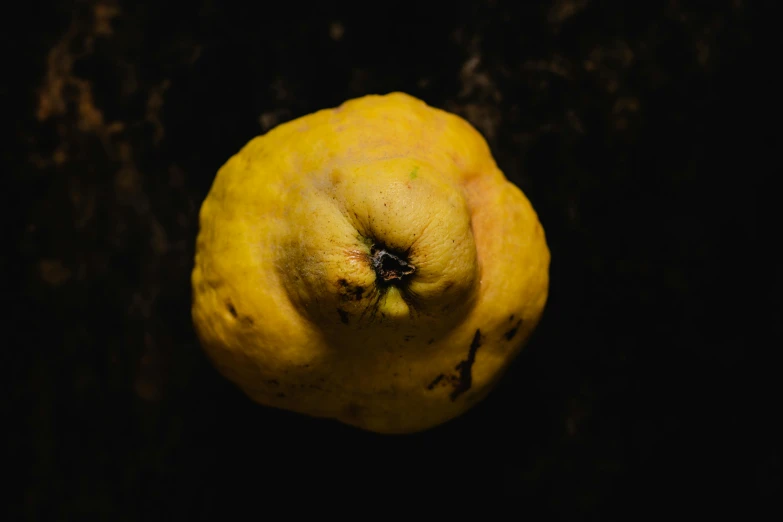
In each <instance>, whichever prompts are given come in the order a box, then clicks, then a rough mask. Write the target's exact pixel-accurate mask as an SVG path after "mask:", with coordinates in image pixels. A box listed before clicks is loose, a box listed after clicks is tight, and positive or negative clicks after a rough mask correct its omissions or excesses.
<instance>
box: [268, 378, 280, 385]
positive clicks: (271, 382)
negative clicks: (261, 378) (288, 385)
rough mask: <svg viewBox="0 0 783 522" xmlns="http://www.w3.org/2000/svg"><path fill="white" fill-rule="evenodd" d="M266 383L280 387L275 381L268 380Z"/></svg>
mask: <svg viewBox="0 0 783 522" xmlns="http://www.w3.org/2000/svg"><path fill="white" fill-rule="evenodd" d="M266 382H267V384H271V385H273V386H280V383H279V382H277V379H270V380H268V381H266Z"/></svg>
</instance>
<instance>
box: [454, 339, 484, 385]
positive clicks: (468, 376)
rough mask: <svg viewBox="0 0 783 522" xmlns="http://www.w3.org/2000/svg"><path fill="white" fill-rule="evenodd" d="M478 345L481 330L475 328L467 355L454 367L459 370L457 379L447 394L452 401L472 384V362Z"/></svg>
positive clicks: (479, 344) (474, 360) (479, 345)
mask: <svg viewBox="0 0 783 522" xmlns="http://www.w3.org/2000/svg"><path fill="white" fill-rule="evenodd" d="M480 347H481V330H476V335H474V336H473V341H472V342H471V343H470V348H469V349H468V357H467V358H466V359H465V360H464V361H462V362H460V363H459V364H458V365H457V366H456V367H455V368H454V369H455V370H457V371H458V372H459V381H458V382H457V385H456V386H455V387H454V391H452V392H451V395H450V396H449V397H450V398H451V400H452V401H455V400H457V397H459V396H460V395H462V394H463V393H465V392H466V391H468V390H469V389H470V387H471V386H472V385H473V373H472V370H473V363H474V362H476V352H477V351H478V349H479V348H480Z"/></svg>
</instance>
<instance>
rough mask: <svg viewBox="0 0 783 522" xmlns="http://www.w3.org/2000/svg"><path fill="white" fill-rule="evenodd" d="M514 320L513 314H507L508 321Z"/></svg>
mask: <svg viewBox="0 0 783 522" xmlns="http://www.w3.org/2000/svg"><path fill="white" fill-rule="evenodd" d="M513 320H514V314H511V315H509V316H508V322H509V323H510V322H512V321H513Z"/></svg>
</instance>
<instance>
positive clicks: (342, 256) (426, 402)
mask: <svg viewBox="0 0 783 522" xmlns="http://www.w3.org/2000/svg"><path fill="white" fill-rule="evenodd" d="M199 218H200V223H199V227H200V230H199V234H198V240H197V245H196V255H195V267H194V269H193V273H192V285H193V303H192V317H193V322H194V326H195V329H196V332H197V334H198V337H199V339H200V342H201V345H202V347H203V349H204V351H205V352H206V353H207V354H208V356H209V358H210V360H211V361H212V363H213V364H214V365H215V367H216V368H217V369H218V371H219V372H220V373H221V374H222V375H223V376H225V377H226V378H227V379H229V380H231V381H233V382H234V383H236V384H237V385H238V386H239V387H240V388H241V389H242V390H244V392H245V393H246V394H247V395H248V396H249V397H251V398H252V399H253V400H254V401H256V402H258V403H260V404H263V405H266V406H269V407H275V408H282V409H287V410H290V411H295V412H298V413H300V414H305V415H309V416H313V417H322V418H332V419H336V420H338V421H340V422H342V423H345V424H348V425H352V426H355V427H358V428H361V429H364V430H369V431H374V432H378V433H387V434H392V433H411V432H416V431H421V430H425V429H429V428H432V427H434V426H437V425H439V424H442V423H444V422H446V421H448V420H450V419H452V418H455V417H457V416H459V415H461V414H462V413H464V412H465V411H467V410H468V409H469V408H471V407H472V406H473V405H475V404H476V403H477V402H478V401H480V400H481V399H483V398H484V397H485V396H486V395H487V394H488V393H489V392H490V391H491V389H492V388H493V386H494V385H495V384H496V383H497V382H498V380H499V379H500V378H501V377H502V375H503V374H504V371H505V370H506V369H507V368H508V366H509V364H510V363H511V361H512V360H513V359H514V357H515V356H516V355H517V354H518V353H519V351H520V349H521V348H522V347H523V345H524V344H525V343H526V342H527V340H528V338H529V336H530V334H531V333H532V332H533V330H534V329H535V327H536V325H537V324H538V322H539V319H540V317H541V315H542V313H543V310H544V307H545V304H546V300H547V293H548V284H549V262H550V253H549V249H548V247H547V243H546V239H545V235H544V231H543V229H542V226H541V223H540V222H539V219H538V216H537V214H536V212H535V211H534V209H533V207H532V206H531V204H530V202H529V201H528V199H527V198H526V197H525V195H524V194H523V193H522V192H521V190H520V189H519V188H517V187H516V186H515V185H514V184H512V183H511V182H510V181H508V180H507V179H506V178H505V176H504V174H503V173H502V172H501V171H500V170H499V169H498V167H497V165H496V163H495V161H494V159H493V157H492V155H491V153H490V150H489V148H488V145H487V143H486V142H485V140H484V139H483V137H482V136H481V135H480V134H479V132H478V131H477V130H475V129H474V128H473V127H472V126H471V125H470V124H469V123H468V122H466V121H465V120H463V119H462V118H460V117H458V116H456V115H454V114H450V113H447V112H445V111H442V110H440V109H437V108H434V107H431V106H429V105H427V104H425V103H424V102H423V101H421V100H418V99H416V98H414V97H411V96H409V95H406V94H403V93H391V94H387V95H369V96H365V97H362V98H357V99H354V100H349V101H347V102H345V103H343V104H342V105H340V106H339V107H337V108H334V109H326V110H320V111H318V112H315V113H313V114H310V115H307V116H304V117H301V118H299V119H295V120H293V121H290V122H287V123H284V124H282V125H279V126H277V127H276V128H274V129H272V130H270V131H269V132H268V133H266V134H265V135H262V136H259V137H256V138H254V139H252V140H251V141H250V142H249V143H247V144H246V145H245V146H244V147H243V148H242V149H241V150H240V151H239V152H238V153H237V154H235V155H234V156H233V157H231V158H230V159H229V160H228V161H227V162H226V163H225V165H223V166H222V167H221V168H220V170H219V171H218V173H217V176H216V178H215V180H214V182H213V185H212V187H211V189H210V191H209V194H208V195H207V197H206V199H205V201H204V202H203V204H202V207H201V210H200V216H199Z"/></svg>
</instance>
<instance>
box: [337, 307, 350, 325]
mask: <svg viewBox="0 0 783 522" xmlns="http://www.w3.org/2000/svg"><path fill="white" fill-rule="evenodd" d="M337 313H338V314H340V321H342V323H343V324H348V312H346V311H345V310H343V309H342V308H338V309H337Z"/></svg>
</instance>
